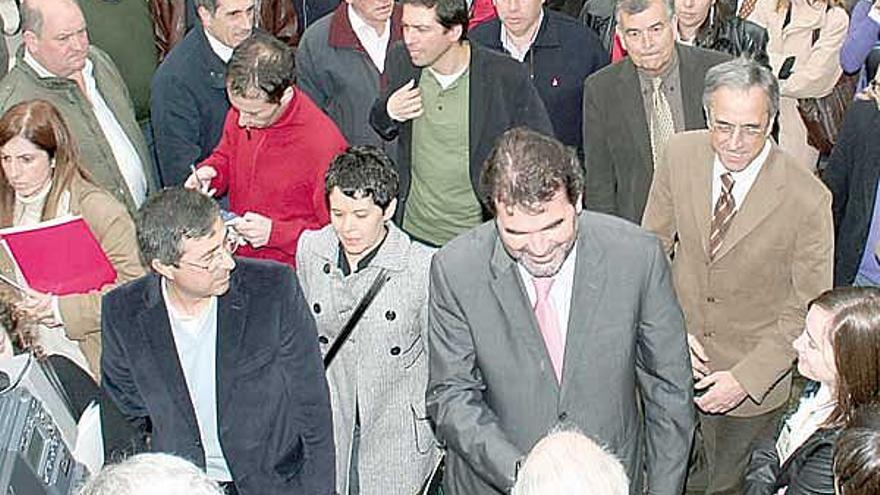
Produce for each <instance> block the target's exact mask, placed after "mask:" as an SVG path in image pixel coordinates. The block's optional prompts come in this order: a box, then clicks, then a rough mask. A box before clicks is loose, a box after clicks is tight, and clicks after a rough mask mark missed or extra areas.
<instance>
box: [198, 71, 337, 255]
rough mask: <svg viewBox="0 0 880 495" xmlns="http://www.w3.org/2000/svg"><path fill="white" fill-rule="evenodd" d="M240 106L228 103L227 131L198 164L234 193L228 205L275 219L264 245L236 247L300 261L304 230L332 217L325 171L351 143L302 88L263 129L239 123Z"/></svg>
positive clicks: (222, 189)
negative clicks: (299, 242)
mask: <svg viewBox="0 0 880 495" xmlns="http://www.w3.org/2000/svg"><path fill="white" fill-rule="evenodd" d="M238 116H239V114H238V110H236V109H235V107H232V108H230V109H229V113H227V114H226V122H225V123H224V125H223V136H222V137H221V138H220V142H219V143H218V144H217V147H216V148H214V151H213V152H212V153H211V156H209V157H208V158H206V159H205V161H203V162H202V163H200V164H199V167H204V166H211V167H214V169H215V170H216V171H217V177H215V178H214V180H213V182H212V183H211V187H212V188H215V189H217V195H218V196H221V195H223V194H228V195H229V209H230V210H231V211H233V212H235V213H236V214H238V215H244V214H245V212H248V211H251V212H254V213H259V214H260V215H263V216H266V217H269V218H270V219H272V232H271V234H270V235H269V242H268V244H266V245H265V246H263V247H261V248H258V249H254V248H252V247H251V246H250V245H244V246H242V247H241V249H239V251H238V252H237V253H236V254H237V255H241V256H249V257H252V258H264V259H272V260H276V261H280V262H282V263H286V264H288V265H291V266H296V261H295V260H296V258H295V256H296V243H297V240H299V235H300V233H301V232H302V231H303V230H307V229H309V230H310V229H319V228H321V227H323V226H324V225H327V223H328V222H329V221H330V215H329V213H328V212H327V205H326V203H325V201H324V174H325V173H326V172H327V168H328V167H329V166H330V162H331V161H332V160H333V158H334V157H336V155H337V154H339V153H341V152H342V151H344V150H345V149H346V147H347V146H348V145H347V144H346V142H345V138H344V137H343V136H342V133H340V132H339V129H337V128H336V124H334V123H333V121H332V120H330V118H329V117H327V116H326V115H325V114H324V113H323V112H322V111H321V110H320V109H319V108H318V107H317V106H316V105H315V104H314V102H312V100H311V99H310V98H309V97H308V96H307V95H306V94H305V93H303V92H301V91H300V90H299V89H296V88H294V96H293V98H292V99H291V101H290V103H288V105H287V108H286V109H284V112H283V113H282V114H281V116H280V117H279V119H278V121H277V122H275V123H274V124H272V125H271V126H269V127H267V128H264V129H249V130H246V129H244V128H242V127H239V126H238Z"/></svg>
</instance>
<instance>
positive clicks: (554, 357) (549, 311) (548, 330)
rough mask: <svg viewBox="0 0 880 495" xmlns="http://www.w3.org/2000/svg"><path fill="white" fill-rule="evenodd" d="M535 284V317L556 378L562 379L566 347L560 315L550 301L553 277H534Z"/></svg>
mask: <svg viewBox="0 0 880 495" xmlns="http://www.w3.org/2000/svg"><path fill="white" fill-rule="evenodd" d="M532 282H533V283H534V284H535V293H536V295H537V296H538V297H537V298H536V300H535V318H536V319H537V320H538V327H539V328H540V329H541V336H542V337H544V345H545V346H547V353H548V354H550V362H551V363H553V372H554V373H555V374H556V380H557V381H559V382H561V381H562V357H563V356H564V354H565V349H564V348H563V347H562V334H561V333H560V332H559V317H558V316H557V314H556V309H554V308H553V303H552V302H551V301H550V288H551V287H553V279H552V278H549V277H536V278H533V279H532Z"/></svg>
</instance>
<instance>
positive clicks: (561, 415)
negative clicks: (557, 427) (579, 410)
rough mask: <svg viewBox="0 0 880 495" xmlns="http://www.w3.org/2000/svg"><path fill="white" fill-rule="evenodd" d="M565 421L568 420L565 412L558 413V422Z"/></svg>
mask: <svg viewBox="0 0 880 495" xmlns="http://www.w3.org/2000/svg"><path fill="white" fill-rule="evenodd" d="M566 419H568V413H567V412H565V411H562V412H561V413H559V421H565V420H566Z"/></svg>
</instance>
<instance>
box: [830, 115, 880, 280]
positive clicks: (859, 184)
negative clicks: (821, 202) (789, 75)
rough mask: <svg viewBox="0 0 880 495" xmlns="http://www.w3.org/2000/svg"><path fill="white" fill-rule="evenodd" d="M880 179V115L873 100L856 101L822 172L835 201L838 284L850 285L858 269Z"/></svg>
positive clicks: (835, 268)
mask: <svg viewBox="0 0 880 495" xmlns="http://www.w3.org/2000/svg"><path fill="white" fill-rule="evenodd" d="M878 179H880V111H878V110H877V104H876V103H875V102H873V101H856V102H854V103H853V104H852V105H851V106H850V108H849V111H848V112H847V114H846V119H845V120H844V122H843V128H842V129H841V130H840V134H838V136H837V143H836V144H835V145H834V150H833V151H832V152H831V158H830V159H829V161H828V167H827V168H826V169H825V172H824V173H823V174H822V181H823V182H825V185H826V186H828V189H830V190H831V195H832V197H833V200H832V203H831V209H832V211H833V213H834V285H835V286H840V285H851V284H852V282H853V280H855V278H856V273H858V271H859V265H860V264H861V261H862V254H863V253H864V250H865V242H867V240H868V231H869V230H870V228H871V219H872V218H873V217H874V201H875V196H876V194H877V181H878ZM871 249H872V250H873V246H871Z"/></svg>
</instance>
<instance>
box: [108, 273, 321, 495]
mask: <svg viewBox="0 0 880 495" xmlns="http://www.w3.org/2000/svg"><path fill="white" fill-rule="evenodd" d="M236 263H237V267H236V268H235V270H234V271H233V272H232V276H231V279H230V283H229V290H228V291H227V292H226V293H225V294H224V295H222V296H220V297H219V299H218V304H217V361H216V362H217V368H216V373H217V377H216V382H217V428H218V430H219V436H220V443H221V445H222V448H223V454H224V457H225V458H226V461H227V464H228V466H229V469H230V471H231V473H232V477H233V479H234V481H235V484H236V487H237V488H238V491H239V493H241V494H242V495H273V494H277V495H282V494H284V495H287V494H291V493H302V494H310V495H312V494H314V495H329V494H332V493H334V491H335V487H334V485H335V460H334V448H333V429H332V425H331V422H332V420H331V413H330V397H329V393H328V390H327V382H326V380H325V378H324V367H323V365H322V363H321V354H320V352H319V350H318V338H317V331H316V330H315V322H314V320H313V319H312V316H311V314H310V312H309V308H308V307H307V306H306V302H305V300H304V299H303V294H302V290H301V289H300V286H299V283H298V282H297V279H296V276H295V275H294V273H293V271H292V270H291V269H290V268H288V267H286V266H284V265H281V264H278V263H275V262H270V261H262V260H249V259H243V258H239V259H236ZM101 320H102V322H101V323H102V325H101V328H102V333H103V340H104V349H103V354H102V357H101V368H102V369H101V377H102V385H103V387H104V389H105V391H106V393H107V395H108V396H109V397H110V398H111V399H112V400H113V402H114V403H115V404H116V405H117V406H118V407H119V410H120V411H121V412H122V413H123V415H125V417H126V418H128V420H129V421H131V422H132V424H134V425H135V427H136V428H137V429H138V430H139V432H140V433H141V434H142V438H141V439H142V440H143V439H145V438H146V436H147V435H151V444H150V446H151V449H152V450H153V451H156V452H166V453H174V454H176V455H179V456H181V457H183V458H185V459H188V460H190V461H192V462H193V463H195V464H196V465H198V466H200V467H202V468H204V467H205V452H204V449H203V447H202V443H201V437H200V435H199V428H198V424H197V421H196V415H195V410H194V407H193V404H192V402H191V401H190V396H189V393H188V391H187V384H186V380H185V378H184V375H183V371H182V370H181V367H180V362H179V360H178V357H177V351H176V348H175V344H174V338H173V336H172V333H171V324H170V323H169V320H168V313H167V309H166V306H165V302H164V299H163V297H162V294H161V289H160V278H159V276H158V275H156V274H155V273H152V274H149V275H146V276H144V277H141V278H139V279H137V280H135V281H133V282H131V283H128V284H126V285H123V286H121V287H118V288H116V289H114V290H112V291H110V292H109V293H107V295H105V296H104V301H103V308H102V314H101ZM140 443H141V448H143V446H144V445H145V442H140Z"/></svg>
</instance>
